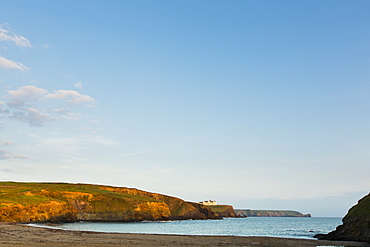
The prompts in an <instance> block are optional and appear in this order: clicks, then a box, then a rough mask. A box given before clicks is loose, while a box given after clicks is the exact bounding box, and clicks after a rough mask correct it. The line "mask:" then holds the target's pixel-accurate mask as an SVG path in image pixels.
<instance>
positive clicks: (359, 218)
mask: <svg viewBox="0 0 370 247" xmlns="http://www.w3.org/2000/svg"><path fill="white" fill-rule="evenodd" d="M342 221H343V224H342V225H340V226H338V227H337V228H336V230H335V231H332V232H330V233H328V234H319V235H316V236H315V237H316V238H318V239H325V240H349V241H361V242H369V243H370V194H368V195H367V196H365V197H363V198H362V199H361V200H359V201H358V204H357V205H355V206H353V207H352V208H351V209H350V210H349V211H348V213H347V215H346V216H345V217H344V218H343V220H342Z"/></svg>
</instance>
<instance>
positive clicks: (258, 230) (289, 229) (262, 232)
mask: <svg viewBox="0 0 370 247" xmlns="http://www.w3.org/2000/svg"><path fill="white" fill-rule="evenodd" d="M340 224H342V221H341V218H337V217H249V218H224V219H222V220H179V221H144V222H135V223H107V222H77V223H63V224H30V225H32V226H37V227H47V228H55V229H63V230H70V231H94V232H115V233H144V234H175V235H222V236H264V237H281V238H303V239H314V238H313V237H314V236H315V235H316V234H323V233H328V232H330V231H333V230H335V228H336V227H337V226H338V225H340Z"/></svg>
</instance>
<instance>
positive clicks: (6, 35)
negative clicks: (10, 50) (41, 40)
mask: <svg viewBox="0 0 370 247" xmlns="http://www.w3.org/2000/svg"><path fill="white" fill-rule="evenodd" d="M0 41H7V42H11V43H14V44H15V45H16V46H23V47H32V44H31V42H30V41H29V40H28V39H26V38H25V37H23V36H22V35H18V34H16V33H15V32H14V31H13V30H12V28H11V26H10V25H9V24H2V25H0Z"/></svg>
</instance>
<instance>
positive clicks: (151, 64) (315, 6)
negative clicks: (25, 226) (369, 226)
mask: <svg viewBox="0 0 370 247" xmlns="http://www.w3.org/2000/svg"><path fill="white" fill-rule="evenodd" d="M0 6H1V7H0V179H1V180H12V181H65V182H75V183H77V182H84V183H95V184H110V185H117V186H127V187H134V188H140V189H143V190H147V191H153V192H159V193H163V194H168V195H174V196H177V197H180V198H183V199H185V200H189V201H201V200H208V199H213V200H217V201H218V202H220V203H224V204H231V205H233V206H234V207H235V208H252V209H295V210H300V211H302V212H304V213H312V214H313V215H314V216H343V215H344V214H345V213H346V212H347V210H348V209H349V207H351V206H352V205H353V204H355V203H356V202H357V200H358V199H359V198H361V197H362V196H364V195H365V194H367V193H368V192H369V188H370V180H369V179H368V177H369V174H370V164H369V160H370V159H369V158H370V152H369V147H370V138H369V137H370V127H369V126H370V115H369V109H370V97H369V93H370V70H369V65H370V46H369V44H370V29H369V26H370V16H369V15H368V10H369V8H370V2H368V1H340V0H339V1H237V0H235V1H207V0H204V1H165V0H163V1H114V0H112V1H93V0H89V1H82V0H81V1H41V0H33V1H26V0H23V1H20V0H12V1H9V0H2V1H1V2H0Z"/></svg>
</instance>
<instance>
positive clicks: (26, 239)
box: [0, 224, 370, 247]
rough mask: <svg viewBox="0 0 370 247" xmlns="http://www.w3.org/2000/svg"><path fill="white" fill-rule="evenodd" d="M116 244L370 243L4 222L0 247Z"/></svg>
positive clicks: (106, 246)
mask: <svg viewBox="0 0 370 247" xmlns="http://www.w3.org/2000/svg"><path fill="white" fill-rule="evenodd" d="M8 246H9V247H10V246H27V247H42V246H52V247H66V246H81V247H85V246H86V247H88V246H89V247H94V246H99V247H113V246H136V247H139V246H149V247H150V246H153V247H154V246H202V247H206V246H207V247H210V246H276V247H283V246H298V247H299V246H307V247H311V246H315V247H316V246H347V247H348V246H370V244H366V243H359V242H342V241H323V240H310V239H288V238H273V237H236V236H186V235H160V234H132V233H130V234H126V233H99V232H86V231H65V230H57V229H47V228H40V227H31V226H27V225H22V224H0V247H8Z"/></svg>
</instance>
